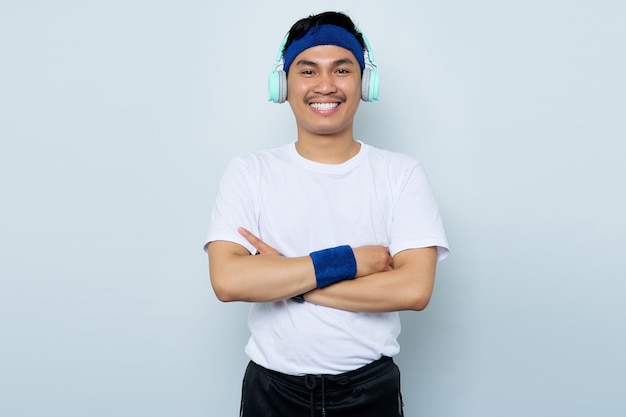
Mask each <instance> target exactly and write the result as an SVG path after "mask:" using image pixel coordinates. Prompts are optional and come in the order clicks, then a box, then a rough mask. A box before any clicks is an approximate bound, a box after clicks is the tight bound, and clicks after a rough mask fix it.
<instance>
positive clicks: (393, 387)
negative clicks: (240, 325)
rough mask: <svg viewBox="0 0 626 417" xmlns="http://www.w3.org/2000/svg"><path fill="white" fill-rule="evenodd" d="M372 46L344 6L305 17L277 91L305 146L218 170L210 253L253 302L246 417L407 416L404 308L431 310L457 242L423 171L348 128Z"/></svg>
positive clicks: (221, 275) (372, 94)
mask: <svg viewBox="0 0 626 417" xmlns="http://www.w3.org/2000/svg"><path fill="white" fill-rule="evenodd" d="M368 48H369V46H368V45H367V41H365V40H364V37H363V35H362V34H361V33H360V32H359V31H358V30H357V29H356V28H355V25H354V23H353V22H352V20H351V19H350V18H349V17H348V16H346V15H344V14H341V13H335V12H326V13H322V14H319V15H314V16H309V17H307V18H304V19H301V20H299V21H298V22H296V23H295V24H294V25H293V26H292V28H291V29H290V31H289V35H288V38H287V39H286V41H285V44H284V48H283V50H282V62H281V65H282V71H281V70H280V69H279V70H277V71H275V72H274V73H272V74H271V76H270V77H272V78H271V82H270V89H271V90H270V99H271V100H273V101H276V102H282V101H285V100H286V101H288V102H289V104H290V106H291V108H292V110H293V114H294V116H295V120H296V126H297V140H295V141H294V142H293V143H289V144H287V145H285V146H282V147H279V148H277V149H273V150H269V151H264V152H255V153H249V154H246V155H241V156H238V157H236V158H234V159H233V160H232V161H231V163H230V165H229V166H228V168H227V169H226V172H225V173H224V176H223V178H222V182H221V184H220V189H219V192H218V195H217V197H216V201H215V206H214V208H213V214H212V219H211V225H210V231H209V234H208V238H207V246H205V247H206V249H207V251H208V254H209V269H210V276H211V283H212V286H213V289H214V291H215V293H216V295H217V297H218V298H219V299H220V300H222V301H248V302H252V303H253V305H252V310H251V312H250V317H249V322H248V324H249V327H250V332H251V336H250V339H249V341H248V344H247V346H246V349H245V350H246V353H247V355H248V356H249V358H250V363H249V365H248V368H247V370H246V374H245V376H244V381H243V392H242V401H241V415H242V416H244V417H257V416H259V417H261V416H263V417H270V416H272V417H283V416H284V417H293V416H304V415H311V416H315V415H318V416H322V415H323V416H325V415H328V416H332V415H335V416H359V417H367V416H376V417H387V416H389V417H391V416H401V415H403V411H402V410H403V405H402V398H401V393H400V374H399V371H398V368H397V366H396V365H395V364H394V362H393V359H392V357H393V356H394V355H396V354H397V353H398V352H399V345H398V342H397V336H398V335H399V333H400V321H399V315H398V313H397V312H398V311H400V310H422V309H424V308H425V307H426V305H427V304H428V302H429V300H430V297H431V293H432V290H433V285H434V279H435V266H436V263H437V261H438V260H440V259H443V258H444V257H445V256H446V255H447V253H448V248H447V242H446V238H445V234H444V230H443V227H442V223H441V219H440V215H439V211H438V208H437V204H436V202H435V200H434V198H433V193H432V191H431V188H430V185H429V183H428V180H427V178H426V175H425V173H424V171H423V168H422V166H421V165H420V164H419V163H418V162H417V161H415V160H414V159H413V158H411V157H409V156H406V155H402V154H398V153H393V152H389V151H384V150H380V149H376V148H374V147H372V146H369V145H367V144H365V143H363V142H361V141H359V140H356V139H355V138H354V136H353V121H354V116H355V113H356V111H357V108H358V106H359V101H360V100H361V99H362V98H363V99H364V100H366V101H371V100H375V99H376V98H377V94H378V92H377V88H378V84H377V82H378V79H377V76H378V74H377V73H375V71H376V68H375V65H374V64H373V62H371V59H370V56H369V55H370V54H369V53H368ZM281 65H278V66H279V67H280V66H281ZM285 89H286V90H285Z"/></svg>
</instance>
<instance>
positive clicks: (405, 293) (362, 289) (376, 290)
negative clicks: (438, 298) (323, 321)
mask: <svg viewBox="0 0 626 417" xmlns="http://www.w3.org/2000/svg"><path fill="white" fill-rule="evenodd" d="M436 266H437V247H435V246H432V247H426V248H418V249H406V250H403V251H401V252H398V253H397V254H396V255H395V256H394V257H393V270H391V271H386V272H379V273H376V274H372V275H368V276H365V277H361V278H359V279H358V280H350V281H341V282H338V283H336V284H333V285H330V286H328V287H325V288H319V289H315V290H313V291H310V292H308V293H306V294H305V295H304V299H305V300H306V301H308V302H311V303H313V304H318V305H322V306H326V307H332V308H337V309H340V310H348V311H358V312H370V313H376V312H389V311H401V310H417V311H419V310H423V309H425V308H426V306H427V305H428V303H429V301H430V297H431V295H432V292H433V288H434V284H435V271H436Z"/></svg>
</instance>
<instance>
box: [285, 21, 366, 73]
mask: <svg viewBox="0 0 626 417" xmlns="http://www.w3.org/2000/svg"><path fill="white" fill-rule="evenodd" d="M320 45H335V46H340V47H342V48H344V49H347V50H348V51H350V52H352V54H353V55H354V56H355V58H356V59H357V61H359V66H360V67H361V70H363V68H365V57H364V54H363V47H362V46H361V44H360V43H359V41H358V40H357V39H356V37H355V36H354V35H353V34H352V33H350V32H348V31H347V30H346V29H344V28H342V27H339V26H335V25H321V26H317V27H312V28H311V29H309V30H308V31H307V32H306V33H305V34H304V36H303V37H302V38H300V39H295V40H294V41H293V42H292V43H291V44H289V46H288V47H287V49H285V52H284V53H283V61H284V62H283V71H285V72H287V71H289V67H290V66H291V64H292V62H293V60H294V59H296V57H297V56H298V55H300V53H301V52H302V51H304V50H305V49H309V48H312V47H314V46H320Z"/></svg>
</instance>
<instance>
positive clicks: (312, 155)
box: [208, 45, 437, 312]
mask: <svg viewBox="0 0 626 417" xmlns="http://www.w3.org/2000/svg"><path fill="white" fill-rule="evenodd" d="M360 98H361V69H360V67H359V64H358V62H357V60H356V58H355V57H354V55H352V53H351V52H350V51H348V50H347V49H344V48H341V47H338V46H332V45H323V46H315V47H312V48H309V49H307V50H305V51H303V52H302V53H301V54H299V55H298V56H297V57H296V58H295V60H294V61H293V63H292V65H291V67H290V68H289V71H288V75H287V100H288V102H289V104H290V106H291V109H292V111H293V114H294V117H295V120H296V126H297V134H298V140H297V142H296V150H297V151H298V153H299V154H300V155H301V156H303V157H304V158H307V159H310V160H312V161H315V162H320V163H326V164H340V163H343V162H345V161H347V160H348V159H350V158H352V157H353V156H355V155H356V154H357V153H358V152H359V150H360V144H359V142H357V141H356V140H355V139H354V136H353V124H354V116H355V114H356V111H357V109H358V107H359V103H360ZM331 104H332V106H330V107H322V106H329V105H331ZM239 233H240V234H241V235H242V236H244V237H245V238H246V239H247V240H248V241H249V242H250V243H252V245H253V246H254V247H255V248H256V249H257V251H258V254H257V255H256V256H252V255H251V254H250V253H249V252H248V250H247V249H245V248H244V247H243V246H241V245H239V244H236V243H233V242H227V241H215V242H211V243H210V244H209V246H208V253H209V270H210V276H211V284H212V286H213V289H214V291H215V294H216V295H217V297H218V299H220V300H221V301H251V302H263V301H275V300H281V299H285V298H289V297H292V296H294V295H298V294H303V293H304V294H305V300H306V301H308V302H311V303H315V304H319V305H323V306H327V307H333V308H338V309H342V310H349V311H360V312H386V311H400V310H423V309H424V308H426V306H427V305H428V302H429V300H430V297H431V294H432V290H433V286H434V279H435V265H436V259H437V250H436V248H435V247H428V248H419V249H409V250H405V251H402V252H399V253H397V254H395V256H394V257H393V258H392V257H391V256H390V254H389V249H388V248H386V247H384V246H362V247H358V248H353V251H354V254H355V258H356V260H357V276H356V278H355V279H353V280H345V281H341V282H338V283H335V284H333V285H330V286H328V287H325V288H323V289H316V281H315V270H314V268H313V262H312V260H311V258H310V256H302V257H284V256H282V255H281V254H280V253H279V252H278V251H277V250H276V249H274V248H272V247H270V246H269V245H267V244H266V243H265V242H263V241H262V240H260V239H259V238H258V237H257V236H254V235H253V234H252V233H250V232H249V231H248V230H246V229H243V228H240V229H239Z"/></svg>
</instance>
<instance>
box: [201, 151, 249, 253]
mask: <svg viewBox="0 0 626 417" xmlns="http://www.w3.org/2000/svg"><path fill="white" fill-rule="evenodd" d="M254 178H255V175H254V172H253V168H252V166H251V164H250V163H249V162H247V161H245V160H244V159H242V158H241V157H237V158H234V159H233V160H231V162H230V163H229V164H228V165H227V167H226V169H225V170H224V174H223V175H222V178H221V180H220V184H219V187H218V191H217V195H216V197H215V202H214V205H213V210H212V213H211V221H210V224H209V230H208V233H207V236H206V240H205V244H204V249H205V250H206V248H207V245H208V244H209V243H210V242H213V241H216V240H225V241H230V242H234V243H237V244H240V245H241V246H243V247H245V248H246V249H248V251H249V252H250V253H251V254H253V253H255V252H256V249H255V248H254V246H252V245H251V244H250V243H249V242H248V241H247V240H246V239H245V238H243V237H242V236H241V235H240V234H239V232H238V231H237V229H238V228H239V227H245V228H246V229H248V230H250V231H251V232H252V233H254V234H256V235H257V236H258V222H257V219H258V204H257V203H256V201H257V198H256V197H257V192H258V191H257V190H258V187H255V185H254Z"/></svg>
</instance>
